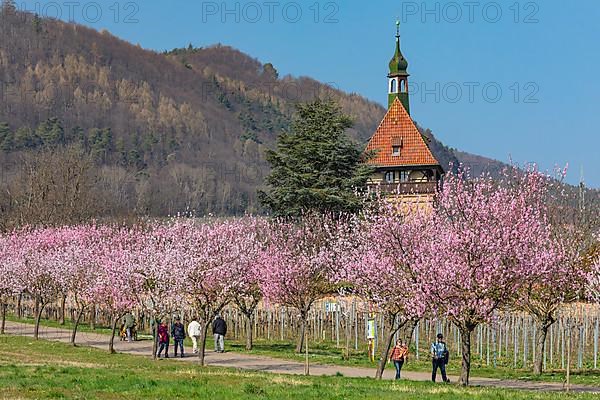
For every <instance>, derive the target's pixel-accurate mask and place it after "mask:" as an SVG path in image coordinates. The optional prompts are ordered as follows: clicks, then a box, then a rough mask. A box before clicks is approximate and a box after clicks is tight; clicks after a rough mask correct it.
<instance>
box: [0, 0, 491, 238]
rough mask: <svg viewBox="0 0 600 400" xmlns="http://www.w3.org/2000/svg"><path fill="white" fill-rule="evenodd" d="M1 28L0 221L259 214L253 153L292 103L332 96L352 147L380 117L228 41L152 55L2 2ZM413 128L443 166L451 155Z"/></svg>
mask: <svg viewBox="0 0 600 400" xmlns="http://www.w3.org/2000/svg"><path fill="white" fill-rule="evenodd" d="M0 35H1V37H2V41H0V99H1V101H0V166H1V171H2V172H1V173H0V211H1V215H2V218H0V229H2V228H3V227H7V226H11V225H15V224H21V223H39V222H42V221H44V222H46V223H63V222H70V221H72V222H77V221H78V220H82V219H87V218H90V217H111V216H131V215H142V214H143V215H153V216H165V215H172V214H175V213H180V212H188V213H195V214H199V215H200V214H206V213H214V214H219V215H235V214H238V215H239V214H242V213H245V212H259V211H260V208H259V204H258V201H257V196H256V189H257V188H258V187H260V185H261V184H262V183H263V178H264V177H265V175H266V174H267V173H268V165H267V164H266V162H265V159H264V151H265V149H266V148H267V147H269V146H271V145H272V144H273V143H274V141H275V138H276V137H277V135H278V133H279V132H281V131H283V130H285V129H286V128H287V127H288V126H289V123H290V120H291V115H292V113H293V112H294V108H295V104H297V103H298V102H302V101H308V100H312V99H314V98H315V97H323V98H324V97H329V98H332V99H334V100H335V101H336V102H337V103H338V104H339V105H340V106H341V107H342V109H343V111H344V112H345V113H347V114H349V115H351V116H352V117H353V118H354V121H355V124H354V128H353V129H352V130H351V131H350V132H349V133H350V135H351V136H352V137H353V138H354V139H356V140H357V141H358V142H359V143H366V141H367V140H368V138H369V137H370V136H371V135H372V133H373V132H374V131H375V129H376V128H377V125H378V124H379V122H380V120H381V118H382V117H383V115H384V113H385V109H384V108H383V107H382V106H381V105H379V104H377V103H374V102H371V101H369V100H367V99H365V98H363V97H361V96H359V95H356V94H346V93H344V92H341V91H339V90H336V89H335V88H332V87H330V86H328V85H325V84H322V83H319V82H317V81H315V80H313V79H310V78H306V77H300V78H294V77H290V76H283V77H281V76H279V74H278V72H277V70H276V68H275V67H274V66H273V65H271V64H269V63H267V64H262V63H261V62H259V61H257V60H256V59H253V58H251V57H249V56H247V55H245V54H243V53H241V52H239V51H237V50H235V49H232V48H230V47H225V46H220V45H215V46H212V47H208V48H193V47H192V46H190V47H188V48H183V49H175V50H172V51H169V52H165V53H157V52H154V51H148V50H144V49H142V48H141V47H139V46H135V45H132V44H130V43H127V42H125V41H123V40H121V39H119V38H117V37H115V36H113V35H111V34H110V33H109V32H107V31H102V32H98V31H95V30H93V29H90V28H87V27H84V26H81V25H77V24H72V23H65V22H61V21H57V20H50V19H40V18H38V17H37V16H35V15H33V14H30V13H24V12H19V11H17V10H15V9H14V8H13V7H12V6H11V5H10V2H4V5H3V6H2V11H1V14H0ZM423 134H424V135H425V136H427V137H428V138H429V144H430V147H431V148H432V150H433V151H434V153H435V154H436V156H437V157H438V159H439V160H440V162H441V163H442V164H443V165H444V166H446V165H448V163H450V162H452V163H454V164H455V165H456V164H458V162H460V161H461V160H460V155H461V153H455V152H454V151H452V150H451V149H449V148H447V147H446V146H444V145H443V144H441V143H440V142H438V141H437V140H436V139H435V137H433V134H432V133H431V132H430V131H428V130H423ZM457 155H458V156H459V157H458V158H457ZM483 160H484V163H485V160H487V159H483ZM487 161H489V162H491V163H492V164H494V165H497V163H495V162H493V161H491V160H487Z"/></svg>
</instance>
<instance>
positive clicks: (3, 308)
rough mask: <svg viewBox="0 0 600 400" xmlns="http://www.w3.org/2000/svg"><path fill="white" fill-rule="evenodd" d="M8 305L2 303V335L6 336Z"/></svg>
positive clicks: (0, 330) (0, 329) (0, 331)
mask: <svg viewBox="0 0 600 400" xmlns="http://www.w3.org/2000/svg"><path fill="white" fill-rule="evenodd" d="M6 307H7V304H6V303H2V327H1V328H0V335H4V328H6Z"/></svg>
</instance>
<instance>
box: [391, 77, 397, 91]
mask: <svg viewBox="0 0 600 400" xmlns="http://www.w3.org/2000/svg"><path fill="white" fill-rule="evenodd" d="M397 91H398V82H397V81H396V79H392V80H391V81H390V93H397Z"/></svg>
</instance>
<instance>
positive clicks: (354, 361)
mask: <svg viewBox="0 0 600 400" xmlns="http://www.w3.org/2000/svg"><path fill="white" fill-rule="evenodd" d="M225 347H226V348H227V350H231V351H236V352H240V353H247V354H256V355H263V356H268V357H273V358H280V359H287V360H295V361H299V362H302V361H304V355H303V354H296V353H295V347H296V346H295V343H293V342H290V341H266V340H256V341H255V342H254V348H253V349H252V351H247V350H246V349H245V341H244V340H241V341H235V340H230V341H226V345H225ZM309 350H310V360H311V362H314V363H319V364H331V365H341V366H355V367H370V368H375V364H374V363H371V362H370V361H369V357H368V354H367V350H366V349H362V350H358V351H356V350H354V348H351V349H350V357H349V359H348V360H345V359H344V358H343V356H342V354H343V352H344V349H340V348H337V347H336V346H335V343H332V342H311V343H309ZM378 357H379V354H377V355H376V358H378ZM420 358H421V359H420V360H417V359H416V358H415V356H414V351H412V352H411V357H410V359H409V361H408V363H406V364H405V366H404V368H403V370H406V371H419V372H427V371H431V361H430V360H429V358H428V357H427V354H423V353H421V357H420ZM499 361H500V362H501V363H505V364H510V363H511V362H512V361H511V360H504V359H501V360H499ZM387 368H388V369H389V370H393V369H394V368H393V366H392V365H388V367H387ZM460 369H461V360H460V359H459V358H458V357H456V356H455V355H454V354H453V357H451V358H450V363H449V364H448V366H447V372H448V374H450V375H459V374H460ZM471 376H477V377H482V378H498V379H515V380H525V381H540V382H564V380H565V371H563V370H549V371H546V372H545V373H544V374H542V375H541V376H534V375H533V374H532V371H531V369H513V368H512V367H506V366H502V365H498V366H497V367H496V368H494V367H493V366H487V365H486V363H485V360H483V359H480V358H478V357H476V356H473V357H472V360H471ZM571 383H573V384H587V385H593V386H600V370H591V369H590V370H581V371H577V370H574V371H571Z"/></svg>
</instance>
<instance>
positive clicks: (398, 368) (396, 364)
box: [394, 360, 404, 379]
mask: <svg viewBox="0 0 600 400" xmlns="http://www.w3.org/2000/svg"><path fill="white" fill-rule="evenodd" d="M403 365H404V360H400V361H397V360H394V367H396V379H400V371H402V366H403Z"/></svg>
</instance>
